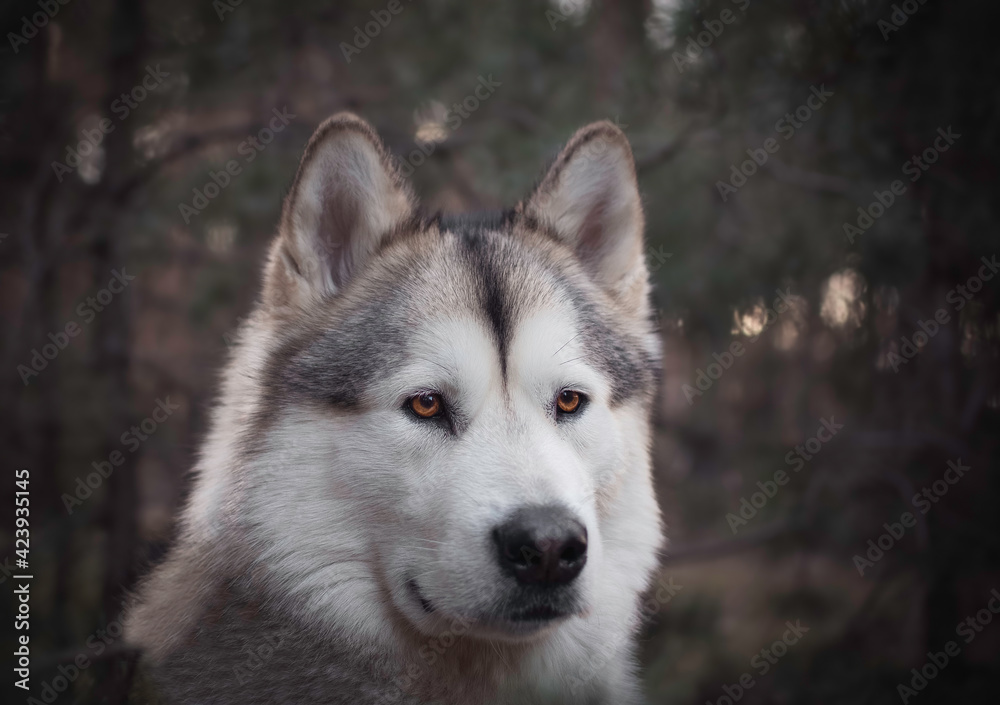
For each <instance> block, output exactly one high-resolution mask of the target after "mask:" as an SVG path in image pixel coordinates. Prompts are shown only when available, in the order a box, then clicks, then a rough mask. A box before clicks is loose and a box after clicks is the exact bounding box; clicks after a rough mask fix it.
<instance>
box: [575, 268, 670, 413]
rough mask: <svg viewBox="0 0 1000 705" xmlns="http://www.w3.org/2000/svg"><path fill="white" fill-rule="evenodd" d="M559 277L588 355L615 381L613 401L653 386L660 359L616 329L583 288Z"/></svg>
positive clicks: (612, 393)
mask: <svg viewBox="0 0 1000 705" xmlns="http://www.w3.org/2000/svg"><path fill="white" fill-rule="evenodd" d="M558 278H559V280H560V285H561V286H562V287H563V289H564V290H565V291H566V292H567V293H568V295H569V297H570V300H571V301H572V302H573V308H574V309H575V310H576V312H577V315H578V316H579V325H580V336H579V340H580V341H581V342H582V345H583V347H584V349H585V350H586V351H587V353H588V355H587V357H588V359H589V360H591V361H592V362H593V363H594V364H596V365H597V366H598V367H599V368H600V369H601V370H602V371H603V372H604V373H605V374H607V375H608V376H609V377H610V378H611V380H612V382H613V385H612V390H611V400H610V401H611V405H612V406H618V405H620V404H622V403H624V402H626V401H628V400H629V399H631V398H632V397H634V396H636V395H637V394H641V393H643V392H644V391H645V390H647V389H650V388H651V386H652V385H653V383H654V382H655V380H656V377H657V374H658V370H659V364H658V361H657V360H656V359H655V358H654V357H653V356H651V355H650V354H649V353H648V352H646V350H645V349H644V348H643V346H642V345H641V344H640V343H639V342H638V341H633V340H630V339H629V337H628V336H625V335H624V334H622V333H620V332H618V331H616V330H614V327H613V323H612V322H610V321H607V320H605V318H604V317H603V316H602V315H601V314H600V312H599V310H598V307H597V306H596V305H594V303H593V302H591V301H590V300H589V299H588V298H587V296H586V294H585V293H584V292H583V291H581V290H580V289H579V288H577V287H576V286H574V285H573V284H572V283H571V282H569V281H568V280H566V279H565V278H564V277H562V276H559V277H558Z"/></svg>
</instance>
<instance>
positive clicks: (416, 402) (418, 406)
mask: <svg viewBox="0 0 1000 705" xmlns="http://www.w3.org/2000/svg"><path fill="white" fill-rule="evenodd" d="M410 408H411V409H412V410H413V413H414V414H416V415H417V416H419V417H420V418H422V419H432V418H434V417H435V416H439V415H440V414H441V412H442V411H443V410H444V403H443V402H442V401H441V395H440V394H418V395H417V396H415V397H413V398H412V399H410Z"/></svg>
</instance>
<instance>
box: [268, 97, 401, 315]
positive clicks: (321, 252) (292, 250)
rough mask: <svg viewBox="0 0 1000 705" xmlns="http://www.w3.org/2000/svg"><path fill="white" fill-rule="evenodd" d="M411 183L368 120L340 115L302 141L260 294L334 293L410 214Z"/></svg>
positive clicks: (311, 296) (277, 297) (284, 303)
mask: <svg viewBox="0 0 1000 705" xmlns="http://www.w3.org/2000/svg"><path fill="white" fill-rule="evenodd" d="M414 209H415V204H414V200H413V197H412V192H411V190H410V187H409V185H408V184H407V183H406V182H405V180H404V179H403V177H402V176H401V175H400V173H399V170H398V169H397V168H396V165H395V163H394V162H393V159H392V157H391V156H390V154H389V152H388V150H387V149H386V148H385V145H383V143H382V141H381V140H380V139H379V137H378V134H377V133H376V132H375V130H374V129H373V128H372V127H371V125H369V124H368V123H367V122H365V121H364V120H362V119H361V118H358V117H356V116H354V115H352V114H350V113H338V114H337V115H334V116H333V117H331V118H329V119H327V120H326V121H325V122H324V123H323V124H322V125H320V126H319V128H317V130H316V132H315V133H314V134H313V136H312V138H311V139H310V140H309V144H308V145H306V149H305V153H304V154H303V155H302V162H301V164H299V170H298V173H297V174H296V176H295V183H294V184H293V185H292V190H291V192H290V193H289V194H288V197H287V198H286V199H285V206H284V209H283V210H282V214H281V227H280V233H279V235H278V238H277V240H276V241H275V243H274V246H273V247H272V249H271V256H270V260H269V262H268V266H267V273H266V276H265V286H264V300H265V301H266V302H267V303H268V304H271V305H272V306H274V307H276V308H278V309H286V308H287V309H292V310H294V309H302V308H305V307H306V306H307V305H308V303H309V302H311V301H313V300H316V299H322V298H324V297H327V296H331V295H334V294H336V293H338V292H339V291H341V290H342V289H343V288H344V287H345V286H346V285H347V283H348V282H349V281H350V279H351V278H352V277H353V276H354V275H355V274H357V272H358V271H359V270H360V269H361V268H362V267H364V266H365V264H366V262H367V261H368V260H369V259H370V258H371V256H372V255H373V254H374V253H375V251H376V250H377V249H378V248H379V246H380V245H381V244H382V243H383V241H384V240H385V239H386V238H387V237H389V235H391V233H392V231H393V229H394V228H395V227H396V226H397V225H399V224H400V223H402V222H404V221H405V220H407V219H408V218H410V217H411V216H412V214H413V212H414Z"/></svg>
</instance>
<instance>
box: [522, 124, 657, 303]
mask: <svg viewBox="0 0 1000 705" xmlns="http://www.w3.org/2000/svg"><path fill="white" fill-rule="evenodd" d="M521 209H522V210H523V212H524V213H525V214H526V215H529V216H531V217H535V218H538V219H539V220H540V221H542V222H543V223H546V224H548V225H549V226H550V227H551V228H553V229H554V230H555V233H556V235H557V236H558V237H559V239H560V240H562V241H563V242H564V243H566V244H567V245H568V246H569V247H570V248H571V249H572V250H573V251H574V252H576V255H577V257H578V258H579V259H580V261H581V262H583V264H584V266H585V267H586V268H587V269H588V270H589V271H590V273H591V274H592V276H594V277H595V279H596V280H597V281H598V283H600V284H601V285H602V286H603V287H604V288H605V289H606V290H608V291H609V292H610V293H612V294H613V295H616V296H618V297H619V298H624V299H629V300H630V303H631V300H634V299H641V298H643V297H644V296H645V287H646V280H647V276H646V265H645V260H644V258H643V228H644V219H643V214H642V202H641V200H640V198H639V185H638V182H637V180H636V176H635V162H634V160H633V159H632V149H631V147H630V146H629V143H628V139H626V137H625V134H624V133H623V132H622V131H621V130H620V129H618V128H617V127H616V126H615V125H613V124H611V123H610V122H607V121H604V122H597V123H594V124H592V125H588V126H587V127H584V128H582V129H580V130H579V131H578V132H577V133H576V134H575V135H574V136H573V138H572V139H571V140H570V141H569V143H568V144H567V145H566V147H565V148H563V150H562V152H561V153H560V154H559V156H558V157H557V158H556V161H555V163H554V164H553V165H552V168H551V169H549V172H548V174H546V175H545V178H544V179H542V182H541V183H540V184H539V186H538V188H537V189H535V192H534V193H533V194H531V196H529V197H528V199H527V200H526V201H525V203H524V204H523V205H522V206H521Z"/></svg>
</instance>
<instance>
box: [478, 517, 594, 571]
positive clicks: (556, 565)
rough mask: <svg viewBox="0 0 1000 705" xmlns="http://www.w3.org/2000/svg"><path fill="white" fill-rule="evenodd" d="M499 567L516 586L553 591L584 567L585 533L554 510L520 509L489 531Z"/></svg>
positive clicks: (579, 526)
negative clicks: (517, 583)
mask: <svg viewBox="0 0 1000 705" xmlns="http://www.w3.org/2000/svg"><path fill="white" fill-rule="evenodd" d="M493 540H494V541H495V542H496V545H497V548H498V549H499V558H500V566H501V567H502V568H503V569H504V570H505V571H507V572H508V573H510V574H511V575H513V576H514V577H515V578H517V581H518V582H519V583H522V584H525V585H529V584H533V585H539V586H542V587H556V586H559V585H566V584H567V583H570V582H572V581H573V580H574V579H575V578H576V576H578V575H579V574H580V571H582V570H583V566H584V565H586V563H587V529H586V528H585V527H584V525H583V524H581V523H580V522H579V521H577V520H576V519H575V518H574V517H573V515H572V514H570V513H569V511H568V510H566V509H563V508H562V507H558V506H541V507H539V506H536V507H524V508H523V509H519V510H517V511H516V512H515V513H514V515H513V516H511V518H510V519H508V520H507V521H506V522H505V523H504V524H502V525H501V526H499V527H497V528H496V529H494V530H493Z"/></svg>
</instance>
